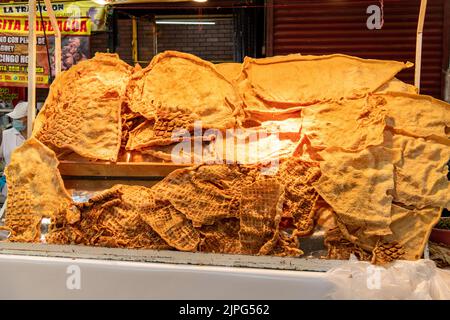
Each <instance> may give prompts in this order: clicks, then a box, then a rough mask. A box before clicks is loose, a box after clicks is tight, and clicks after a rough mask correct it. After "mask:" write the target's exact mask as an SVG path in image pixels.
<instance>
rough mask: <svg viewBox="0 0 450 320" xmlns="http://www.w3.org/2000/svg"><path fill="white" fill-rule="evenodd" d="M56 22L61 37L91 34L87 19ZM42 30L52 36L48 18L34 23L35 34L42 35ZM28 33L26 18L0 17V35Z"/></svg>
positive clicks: (89, 23)
mask: <svg viewBox="0 0 450 320" xmlns="http://www.w3.org/2000/svg"><path fill="white" fill-rule="evenodd" d="M57 22H58V27H59V30H60V31H61V34H63V35H79V36H88V35H90V34H91V21H90V20H89V19H88V18H80V19H73V18H69V19H67V18H57ZM44 30H45V32H46V33H47V34H48V35H53V34H54V30H53V27H52V24H51V23H50V20H49V19H48V18H46V19H43V21H42V22H41V21H40V20H38V21H36V32H37V34H38V35H40V34H44ZM28 31H29V25H28V19H27V18H22V17H6V16H0V33H8V34H10V35H16V34H17V35H26V34H28ZM0 42H7V41H0Z"/></svg>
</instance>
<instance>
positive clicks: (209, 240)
mask: <svg viewBox="0 0 450 320" xmlns="http://www.w3.org/2000/svg"><path fill="white" fill-rule="evenodd" d="M239 227H240V226H239V219H236V218H231V219H222V220H219V221H217V223H215V224H214V225H212V226H202V227H201V228H200V229H198V231H199V232H200V235H201V241H200V244H199V247H198V249H199V251H201V252H213V253H234V254H238V253H240V251H241V244H240V242H239Z"/></svg>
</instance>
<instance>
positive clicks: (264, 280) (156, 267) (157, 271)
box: [0, 254, 332, 299]
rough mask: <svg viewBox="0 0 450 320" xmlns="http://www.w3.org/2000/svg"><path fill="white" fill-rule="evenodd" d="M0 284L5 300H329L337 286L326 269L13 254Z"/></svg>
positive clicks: (4, 263)
mask: <svg viewBox="0 0 450 320" xmlns="http://www.w3.org/2000/svg"><path fill="white" fill-rule="evenodd" d="M68 272H69V273H68ZM78 280H79V281H78ZM68 283H69V287H71V288H72V289H69V288H68V285H67V284H68ZM0 284H1V289H0V299H326V298H327V294H328V293H329V292H330V290H331V288H332V285H331V283H329V282H328V281H327V280H326V279H325V273H323V272H305V271H290V270H271V269H255V268H237V267H215V266H195V265H183V264H169V263H151V262H128V261H110V260H95V259H78V258H76V259H74V258H54V257H39V256H25V255H11V254H0ZM78 285H79V286H80V288H79V289H77V287H78Z"/></svg>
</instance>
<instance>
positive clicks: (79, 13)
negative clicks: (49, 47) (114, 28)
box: [0, 1, 106, 31]
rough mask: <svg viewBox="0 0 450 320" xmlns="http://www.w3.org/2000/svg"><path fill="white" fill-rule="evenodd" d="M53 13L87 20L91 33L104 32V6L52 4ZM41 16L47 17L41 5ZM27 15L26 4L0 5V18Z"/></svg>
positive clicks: (68, 3) (82, 2)
mask: <svg viewBox="0 0 450 320" xmlns="http://www.w3.org/2000/svg"><path fill="white" fill-rule="evenodd" d="M52 8H53V11H54V12H55V16H56V17H61V18H62V17H65V18H72V19H80V18H88V19H89V20H90V23H91V28H92V31H104V30H105V29H106V28H105V21H106V9H105V6H103V5H100V4H97V3H95V2H93V1H74V2H53V3H52ZM41 9H42V16H43V17H47V16H48V14H47V7H46V6H45V5H44V4H43V3H42V7H41ZM27 14H28V3H27V2H23V3H19V2H15V3H6V4H1V5H0V16H7V17H9V18H11V17H26V15H27ZM36 16H37V18H39V17H40V12H39V5H37V6H36Z"/></svg>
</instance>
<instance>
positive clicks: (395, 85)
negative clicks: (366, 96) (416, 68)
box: [375, 78, 417, 94]
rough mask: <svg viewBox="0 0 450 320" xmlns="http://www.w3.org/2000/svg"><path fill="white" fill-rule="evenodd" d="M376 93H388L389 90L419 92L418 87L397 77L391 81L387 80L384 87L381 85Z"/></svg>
mask: <svg viewBox="0 0 450 320" xmlns="http://www.w3.org/2000/svg"><path fill="white" fill-rule="evenodd" d="M375 92H376V93H388V92H406V93H412V94H414V93H415V94H417V88H416V87H415V86H413V85H411V84H407V83H405V82H403V81H401V80H398V79H397V78H394V79H392V80H391V81H389V82H386V83H385V84H384V85H383V86H382V87H380V88H379V89H378V90H377V91H375Z"/></svg>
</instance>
